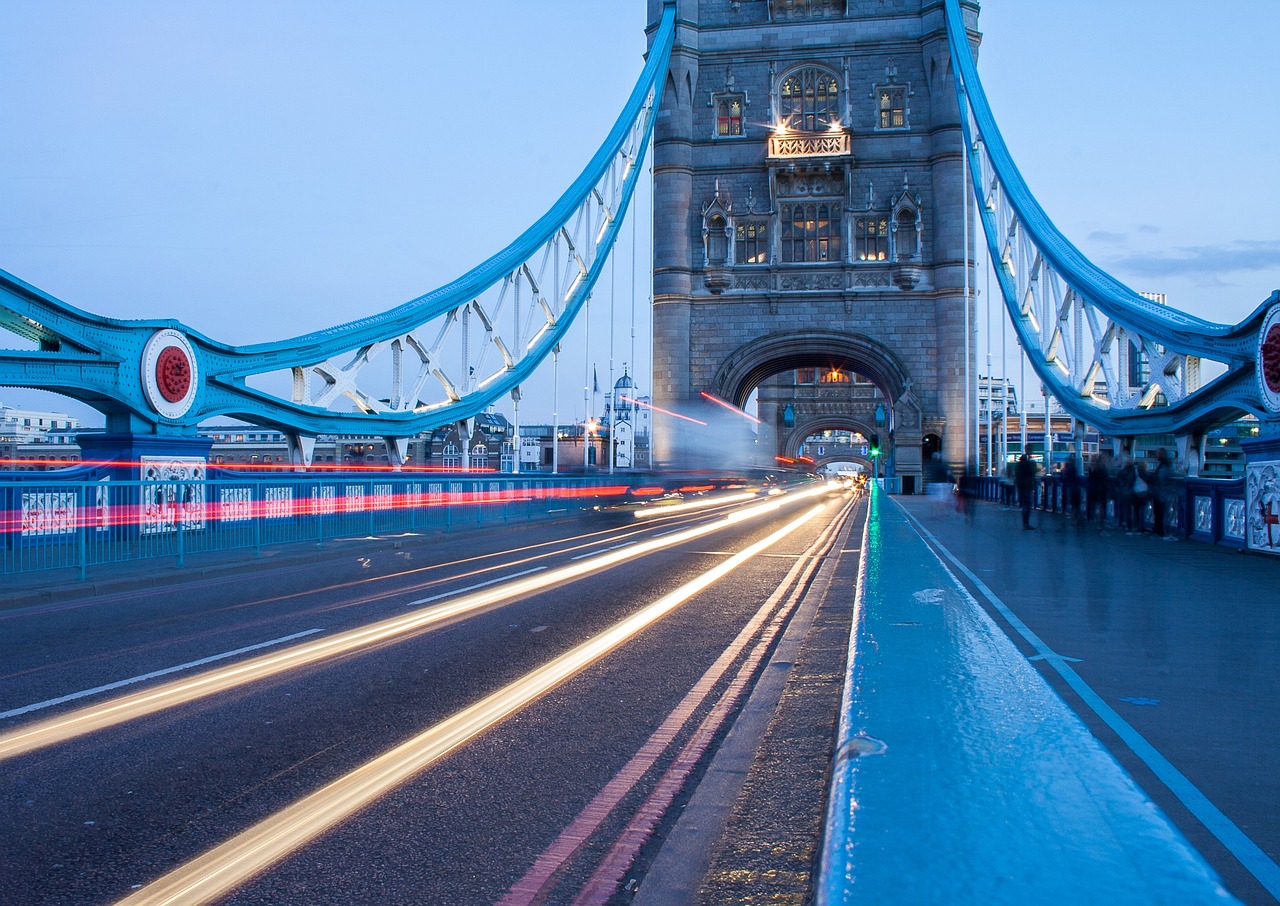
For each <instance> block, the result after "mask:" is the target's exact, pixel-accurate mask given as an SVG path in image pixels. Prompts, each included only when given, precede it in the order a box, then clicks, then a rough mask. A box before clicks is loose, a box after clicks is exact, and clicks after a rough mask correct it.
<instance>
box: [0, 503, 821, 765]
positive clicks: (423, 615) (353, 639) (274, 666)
mask: <svg viewBox="0 0 1280 906" xmlns="http://www.w3.org/2000/svg"><path fill="white" fill-rule="evenodd" d="M826 492H827V491H826V487H825V486H817V487H814V488H810V489H807V490H804V491H799V492H796V493H793V494H788V495H785V496H782V497H774V498H771V499H770V500H769V501H768V502H766V503H760V504H757V505H755V506H749V507H744V508H743V509H741V510H737V511H735V512H732V513H729V514H728V515H727V516H725V517H724V518H723V519H719V520H717V521H715V522H711V523H706V524H704V525H699V526H694V527H693V528H689V529H685V530H684V531H681V532H677V533H675V534H673V535H668V536H667V537H665V538H655V539H651V540H649V541H643V542H640V543H637V544H634V545H632V546H630V547H628V548H627V549H626V550H620V551H613V552H612V553H605V554H601V555H600V556H598V557H594V558H592V559H590V560H582V561H579V562H577V563H574V564H571V565H569V566H562V567H560V568H558V569H554V570H551V571H549V572H544V573H542V574H541V575H538V576H527V577H525V578H522V579H518V580H516V581H515V582H509V583H506V584H504V585H500V586H497V587H495V588H492V589H490V590H488V591H483V590H482V591H478V592H473V593H471V594H468V595H463V596H462V597H460V598H457V599H455V600H452V601H449V602H447V603H443V604H437V605H435V606H434V607H427V608H423V609H421V610H415V611H411V612H410V613H407V614H404V615H403V616H398V617H392V618H390V619H386V620H380V621H378V622H376V623H370V624H368V625H367V626H361V627H358V628H356V629H349V630H346V631H344V632H338V633H335V634H333V635H329V636H323V637H321V638H319V639H316V640H314V641H311V642H304V643H302V644H299V645H292V646H290V647H288V648H284V649H282V650H280V651H277V652H274V653H271V654H265V655H259V656H258V657H254V658H249V659H247V660H244V661H240V662H238V663H235V664H232V665H230V666H228V667H223V668H221V669H217V670H206V671H203V672H201V673H197V674H195V675H194V676H191V677H187V678H185V679H182V680H177V681H173V682H169V683H164V684H161V685H159V686H155V687H153V688H150V689H144V690H142V691H140V692H135V693H132V694H129V695H123V696H120V697H118V698H114V699H108V700H107V701H105V702H101V703H99V704H97V705H91V706H89V707H86V708H78V709H76V710H74V711H69V712H67V713H66V714H63V715H59V716H56V717H51V718H46V719H45V720H42V721H36V722H34V723H32V724H29V725H27V726H23V727H19V728H18V729H16V730H11V731H9V732H8V733H3V734H0V761H3V760H4V759H7V758H15V757H17V756H19V755H23V754H26V753H28V752H33V751H36V750H37V749H42V748H45V747H47V746H51V745H56V744H58V743H62V742H66V741H67V740H70V739H74V738H76V737H79V736H83V735H85V734H87V733H94V732H97V731H98V730H104V729H106V728H108V727H114V726H117V725H119V724H122V723H125V722H127V721H131V720H136V719H138V718H140V717H145V716H147V715H149V714H154V713H156V712H158V711H163V710H165V709H167V708H172V707H177V706H178V705H184V704H187V703H188V702H192V701H196V700H198V699H201V698H206V697H208V696H211V695H217V694H219V693H222V692H226V691H228V690H230V689H236V688H239V687H241V686H244V685H247V684H249V683H253V682H256V681H258V680H262V679H266V678H267V677H271V676H277V675H279V674H281V673H285V672H288V671H290V670H295V669H298V668H301V667H307V666H311V665H313V664H316V663H318V662H321V661H324V660H328V659H331V658H335V657H338V656H341V655H344V654H349V653H351V652H354V651H359V650H361V649H364V648H368V647H371V646H375V645H381V644H384V643H386V642H388V641H391V640H393V639H398V638H400V637H403V636H406V635H409V634H411V633H416V632H420V631H422V630H424V629H427V628H428V627H430V626H434V625H436V624H438V623H444V622H448V621H451V620H454V619H456V618H458V617H461V616H464V615H466V614H469V613H472V612H474V611H479V610H483V609H484V608H487V607H491V606H493V605H494V604H498V603H501V602H502V601H506V600H509V599H511V598H516V597H519V596H521V595H525V594H531V593H533V592H536V591H541V590H542V589H544V588H549V587H551V586H553V585H557V584H559V583H561V582H567V581H569V580H571V579H576V578H578V577H580V576H586V575H594V574H595V573H597V572H598V571H600V570H602V569H606V568H608V567H611V566H615V565H617V564H619V563H623V562H625V561H627V560H632V559H634V558H636V557H639V556H642V555H644V554H648V553H651V552H653V551H657V550H662V549H663V548H667V547H671V546H673V545H677V544H682V543H684V542H686V541H692V540H694V539H695V538H701V537H702V536H704V535H708V534H711V533H712V532H718V531H720V530H722V529H725V528H728V527H730V526H732V525H736V524H737V523H739V522H744V521H746V520H749V519H755V518H758V517H763V516H766V515H768V514H770V513H773V512H776V511H777V510H779V509H780V508H781V507H782V506H783V505H784V504H791V503H797V502H800V501H804V500H807V499H809V498H812V497H815V496H817V495H818V494H825V493H826ZM726 562H728V561H726Z"/></svg>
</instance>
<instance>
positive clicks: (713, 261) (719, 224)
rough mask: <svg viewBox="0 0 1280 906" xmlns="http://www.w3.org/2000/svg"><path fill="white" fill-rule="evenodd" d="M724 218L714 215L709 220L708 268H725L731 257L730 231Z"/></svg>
mask: <svg viewBox="0 0 1280 906" xmlns="http://www.w3.org/2000/svg"><path fill="white" fill-rule="evenodd" d="M725 227H726V225H725V222H724V218H723V217H721V216H720V215H719V214H713V215H711V216H710V217H708V218H707V266H708V267H724V263H725V260H726V259H727V258H728V257H729V231H728V230H727V229H726V228H725Z"/></svg>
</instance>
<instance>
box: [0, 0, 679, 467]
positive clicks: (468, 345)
mask: <svg viewBox="0 0 1280 906" xmlns="http://www.w3.org/2000/svg"><path fill="white" fill-rule="evenodd" d="M674 35H675V2H674V0H664V7H663V15H662V18H661V21H660V22H659V25H658V28H657V30H656V32H655V34H654V39H653V43H652V45H651V48H650V51H649V54H648V57H647V59H646V62H645V66H644V68H643V70H642V72H641V74H640V77H639V80H638V81H637V83H636V86H635V88H634V89H633V90H632V92H631V95H630V97H629V98H628V100H627V102H626V105H625V106H624V108H623V110H622V112H621V114H620V115H619V117H618V119H617V120H616V122H615V124H614V126H613V128H612V129H611V130H610V132H609V134H608V136H607V137H606V139H605V141H604V143H603V144H602V145H601V146H600V148H599V150H597V151H596V153H595V155H594V156H593V157H592V158H591V160H590V161H589V162H588V164H587V166H586V168H585V169H584V170H583V171H582V173H581V174H580V175H579V176H578V177H577V179H576V180H575V181H574V182H573V184H572V185H571V186H570V187H569V188H568V189H567V190H566V191H565V192H564V194H563V195H561V197H560V198H559V199H558V200H557V201H556V202H555V204H554V205H552V207H551V208H550V209H549V210H548V211H547V212H546V213H545V214H544V215H543V216H542V217H541V218H539V219H538V220H537V221H536V222H535V223H534V224H533V225H532V226H531V227H529V228H528V229H527V230H525V232H524V233H523V234H521V235H520V236H519V237H518V238H517V239H516V240H515V241H514V242H512V243H511V244H510V245H508V246H507V247H506V248H505V249H503V250H502V251H500V252H498V253H497V254H496V255H494V256H493V257H492V258H490V259H489V260H487V261H485V262H484V263H482V264H480V265H479V266H477V267H475V268H473V269H472V270H470V271H468V272H467V273H466V274H464V275H463V276H461V277H459V278H458V279H456V280H454V281H453V282H451V283H449V284H446V285H445V286H442V287H440V288H439V289H436V290H433V291H432V292H429V293H427V294H425V295H422V296H419V297H418V298H416V299H412V300H410V301H408V302H406V303H404V304H402V305H400V306H398V307H396V308H393V309H391V310H389V311H386V312H383V313H381V314H377V315H373V316H371V317H367V318H362V319H360V320H356V321H351V322H349V323H346V324H340V325H337V326H334V327H330V328H327V329H324V330H320V331H316V332H314V333H309V334H304V335H302V336H299V337H294V338H293V339H288V340H280V341H276V342H272V343H261V344H255V345H248V346H239V347H237V346H230V345H227V344H225V343H220V342H218V341H216V340H213V339H211V338H209V337H207V336H204V335H203V334H201V333H199V332H197V331H194V330H192V329H190V328H188V327H186V326H185V325H183V324H182V323H180V322H178V321H173V320H148V321H141V320H140V321H125V320H117V319H112V318H106V317H101V316H98V315H95V314H92V313H89V312H85V311H81V310H80V309H77V308H75V307H73V306H71V305H68V304H66V303H65V302H62V301H60V300H58V299H55V298H53V297H52V296H50V295H48V294H47V293H44V292H42V291H41V290H39V289H36V288H35V287H33V286H31V285H29V284H27V283H25V282H23V281H22V280H20V279H18V278H17V277H15V276H13V275H11V274H8V273H5V272H4V271H0V327H3V328H5V329H7V330H9V331H10V332H12V333H15V334H17V335H19V336H21V337H24V338H25V339H27V340H30V341H32V342H34V343H37V344H38V345H39V349H38V350H30V351H4V352H0V385H3V386H25V387H34V388H39V389H45V390H51V391H54V392H57V393H61V394H65V395H67V396H70V397H73V398H75V399H79V400H81V401H83V402H85V403H87V404H89V405H90V406H93V407H94V408H97V409H99V411H102V412H104V413H107V415H108V418H109V425H108V427H109V428H110V427H111V424H110V419H111V418H112V417H116V418H117V419H119V418H124V419H126V420H127V421H128V422H129V423H130V424H132V425H134V426H137V427H141V428H144V429H146V430H149V431H151V432H153V433H158V434H191V433H193V432H194V431H195V427H196V425H197V424H199V423H200V422H201V421H204V420H206V419H209V418H213V417H217V416H231V417H235V418H239V419H242V420H244V421H247V422H250V423H252V424H259V425H264V426H272V427H276V428H279V429H281V430H283V431H284V432H286V433H287V434H288V435H289V436H290V437H291V438H292V439H293V440H294V442H295V446H296V447H299V448H302V449H309V445H308V444H306V443H305V441H306V439H307V438H314V437H315V436H316V435H319V434H362V435H373V436H383V437H386V438H388V440H392V439H403V438H407V437H412V436H414V435H417V434H420V433H423V432H426V431H431V430H434V429H436V428H439V427H442V426H444V425H448V424H452V423H455V422H457V421H459V420H461V419H465V418H469V417H471V416H474V415H476V414H477V413H479V412H482V411H484V409H485V408H486V407H488V406H489V405H490V404H491V403H493V402H494V401H495V400H497V399H499V398H500V397H501V396H503V395H504V394H507V393H511V392H513V391H518V388H519V386H520V384H521V383H522V382H523V381H525V380H527V379H528V377H529V375H530V374H531V373H532V372H533V370H534V369H535V368H536V367H537V366H538V364H539V363H540V362H541V361H542V360H543V359H545V358H546V357H547V356H548V355H550V354H552V352H553V351H555V350H556V349H557V348H558V345H559V343H560V341H561V340H562V339H563V337H564V336H565V333H566V332H567V330H568V328H569V326H570V325H571V324H572V323H573V320H574V318H575V317H576V316H577V314H578V313H579V312H580V311H581V310H582V308H583V306H584V305H585V304H586V302H587V300H588V298H589V296H590V294H591V291H592V288H593V287H594V285H595V282H596V280H597V278H598V277H599V275H600V273H601V272H602V271H603V269H604V264H605V262H606V261H607V259H608V256H609V253H610V251H611V249H612V247H613V244H614V241H615V239H616V238H617V235H618V232H619V230H620V229H621V226H622V220H623V217H624V216H625V214H626V212H627V209H628V207H629V205H630V202H631V198H632V196H633V194H634V192H635V188H636V184H637V181H638V179H639V177H640V175H641V163H642V161H643V159H644V156H645V153H646V150H647V148H648V144H649V140H650V137H651V135H652V132H653V124H654V116H655V113H656V111H657V110H658V108H659V106H660V105H661V102H662V90H663V85H664V80H665V76H666V71H667V66H668V63H669V58H670V54H671V48H672V44H673V41H674Z"/></svg>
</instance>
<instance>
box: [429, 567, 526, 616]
mask: <svg viewBox="0 0 1280 906" xmlns="http://www.w3.org/2000/svg"><path fill="white" fill-rule="evenodd" d="M544 569H546V567H545V566H535V567H534V568H533V569H526V570H524V571H522V572H518V573H509V574H508V575H505V576H499V577H498V578H497V579H490V580H489V581H488V582H480V583H478V584H476V585H468V586H467V587H466V588H455V589H454V590H453V591H444V592H441V593H440V594H438V595H432V596H431V597H429V598H419V599H418V600H416V601H410V602H409V603H408V604H406V605H404V606H405V607H417V606H418V605H419V604H430V603H431V602H432V601H439V600H440V599H441V598H452V597H454V596H455V595H464V594H466V593H467V592H469V591H475V590H476V589H477V588H488V587H489V586H490V585H497V584H498V583H499V582H506V581H507V580H508V579H518V578H520V577H521V576H527V575H529V573H538V572H542V571H543V570H544Z"/></svg>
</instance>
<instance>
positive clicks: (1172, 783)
mask: <svg viewBox="0 0 1280 906" xmlns="http://www.w3.org/2000/svg"><path fill="white" fill-rule="evenodd" d="M898 506H899V509H901V511H902V513H903V514H904V515H905V516H906V517H907V519H909V520H910V521H911V523H912V524H913V525H914V526H915V529H916V531H917V532H919V533H920V536H921V537H922V538H925V539H926V540H927V541H928V543H929V545H930V547H931V549H932V550H933V555H934V556H935V557H937V558H938V560H939V562H942V566H943V568H944V569H946V568H947V564H946V562H945V561H944V559H943V558H944V557H945V559H946V560H948V561H950V562H951V564H952V565H954V566H955V568H956V569H958V570H959V571H960V572H961V573H963V574H964V576H965V578H967V579H968V580H969V581H970V582H972V583H973V585H974V587H975V588H977V589H978V591H980V592H981V593H982V596H983V597H984V598H986V599H987V601H989V602H990V603H991V606H992V607H993V608H995V609H996V611H998V612H999V614H1000V616H1002V617H1004V618H1005V620H1007V621H1008V623H1009V625H1010V626H1011V627H1013V629H1014V631H1015V632H1017V633H1018V635H1020V636H1022V637H1023V638H1024V639H1026V641H1027V642H1028V643H1029V644H1030V645H1031V647H1032V648H1034V649H1035V650H1036V653H1037V656H1038V657H1041V658H1043V659H1044V662H1045V663H1046V664H1048V665H1049V666H1050V667H1052V668H1053V669H1054V670H1055V671H1056V672H1057V673H1058V675H1059V676H1061V677H1062V679H1063V680H1064V681H1065V682H1066V684H1067V685H1068V686H1070V687H1071V689H1072V691H1074V692H1075V693H1076V695H1078V696H1080V699H1081V700H1082V701H1083V702H1084V703H1085V705H1087V706H1088V707H1089V708H1090V709H1091V710H1092V711H1093V713H1094V714H1096V715H1097V716H1098V718H1099V719H1100V720H1101V721H1102V722H1103V723H1105V724H1106V725H1107V726H1108V727H1110V728H1111V730H1112V732H1114V733H1115V734H1116V735H1117V736H1119V737H1120V738H1121V739H1122V740H1124V743H1125V745H1127V746H1128V747H1129V749H1130V750H1131V751H1132V752H1133V754H1134V755H1137V756H1138V758H1140V759H1141V760H1142V761H1143V762H1144V763H1145V764H1146V766H1147V767H1148V768H1150V769H1151V771H1152V773H1154V774H1155V775H1156V776H1157V777H1159V778H1160V781H1161V782H1162V783H1163V784H1164V785H1165V786H1166V787H1168V789H1169V792H1171V793H1173V795H1174V796H1176V797H1177V798H1178V800H1179V801H1180V802H1181V803H1182V804H1183V805H1184V806H1186V808H1187V810H1188V811H1190V812H1191V814H1193V815H1195V817H1196V818H1197V819H1198V820H1199V821H1200V823H1201V824H1203V825H1204V826H1205V828H1206V829H1207V830H1208V831H1209V833H1211V834H1213V835H1214V836H1215V837H1217V838H1218V841H1219V842H1220V843H1222V845H1223V846H1225V847H1226V848H1227V850H1228V851H1229V852H1230V853H1231V855H1233V856H1235V857H1236V859H1237V860H1239V862H1240V864H1241V865H1243V866H1244V867H1245V869H1246V870H1247V871H1248V872H1249V873H1250V874H1251V875H1253V876H1254V877H1255V878H1256V879H1257V880H1258V883H1259V884H1261V885H1262V886H1263V887H1265V888H1266V889H1267V891H1268V892H1269V893H1270V894H1271V895H1272V896H1273V897H1277V898H1280V865H1276V863H1275V862H1274V861H1273V860H1272V859H1271V857H1270V856H1268V855H1267V854H1266V852H1264V851H1263V849H1262V848H1261V847H1260V846H1258V844H1256V843H1254V842H1253V840H1252V839H1250V838H1249V836H1248V835H1247V834H1245V832H1244V831H1242V830H1240V828H1239V827H1237V826H1236V824H1235V822H1234V821H1232V820H1231V819H1230V818H1228V817H1227V816H1226V815H1224V814H1223V813H1222V811H1221V809H1219V808H1218V807H1217V806H1216V805H1214V804H1213V802H1212V801H1211V800H1210V799H1209V797H1208V796H1206V795H1205V794H1204V793H1202V792H1200V788H1199V787H1197V786H1196V785H1195V784H1194V783H1192V782H1191V781H1190V780H1189V779H1188V778H1187V776H1186V775H1185V774H1183V773H1182V772H1181V771H1179V770H1178V769H1177V768H1176V767H1174V766H1173V764H1172V762H1170V761H1169V759H1167V758H1165V757H1164V756H1163V755H1161V754H1160V752H1159V750H1158V749H1156V747H1155V746H1153V745H1152V744H1151V743H1149V742H1148V741H1147V739H1146V737H1145V736H1143V735H1142V734H1141V733H1139V732H1138V731H1137V730H1135V729H1134V728H1133V726H1132V725H1131V724H1130V723H1129V722H1128V721H1127V720H1125V719H1124V718H1123V717H1121V716H1120V715H1119V714H1118V713H1117V712H1116V711H1115V709H1114V708H1112V707H1111V706H1110V705H1108V704H1107V703H1106V700H1104V699H1103V698H1102V696H1101V695H1099V694H1098V693H1097V692H1095V691H1093V687H1092V686H1090V685H1089V684H1088V683H1086V682H1085V681H1084V678H1083V677H1081V676H1080V674H1078V673H1076V671H1075V670H1074V669H1072V667H1071V666H1070V665H1069V664H1068V663H1067V660H1075V658H1070V659H1068V658H1064V657H1062V656H1061V655H1059V654H1057V653H1056V652H1054V651H1053V650H1052V649H1050V648H1049V646H1048V645H1046V644H1045V643H1044V641H1043V640H1042V639H1041V638H1040V637H1039V636H1038V635H1036V634H1035V633H1034V632H1033V631H1032V630H1031V627H1029V626H1027V625H1026V624H1025V623H1023V622H1022V620H1020V619H1019V618H1018V617H1017V615H1015V614H1014V612H1013V611H1012V610H1010V609H1009V606H1008V605H1007V604H1005V603H1004V601H1002V600H1000V598H998V597H996V593H995V592H993V591H992V590H991V589H990V588H988V587H987V586H986V583H984V582H983V581H982V580H981V579H979V578H978V577H977V576H975V575H974V574H973V572H972V571H971V570H970V569H969V568H968V567H967V566H965V565H964V564H963V563H961V562H960V560H958V559H957V558H956V556H955V555H954V554H952V553H951V551H949V550H947V548H946V547H945V546H943V544H942V542H941V541H939V540H938V539H937V538H936V537H935V536H934V535H933V533H932V532H930V531H929V530H928V529H927V528H925V527H924V525H923V523H921V522H920V520H918V519H917V518H916V517H915V516H913V515H911V514H910V513H908V512H907V510H906V508H905V507H903V506H902V505H901V504H898ZM952 581H954V582H955V583H956V587H957V588H959V589H960V591H961V592H963V593H964V594H965V595H966V596H968V597H969V599H970V600H973V596H972V595H970V594H969V590H968V589H967V588H965V587H964V585H963V584H962V583H961V582H960V581H959V580H958V579H956V578H955V575H954V574H953V575H952ZM974 604H977V601H974Z"/></svg>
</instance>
